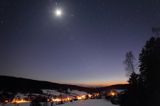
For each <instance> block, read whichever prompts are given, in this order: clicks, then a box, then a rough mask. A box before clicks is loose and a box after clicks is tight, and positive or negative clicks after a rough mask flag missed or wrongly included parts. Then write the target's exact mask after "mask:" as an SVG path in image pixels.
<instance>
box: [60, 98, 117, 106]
mask: <svg viewBox="0 0 160 106" xmlns="http://www.w3.org/2000/svg"><path fill="white" fill-rule="evenodd" d="M59 106H118V105H113V104H112V103H111V102H109V101H107V100H105V99H88V100H79V101H75V102H69V103H65V104H62V105H59Z"/></svg>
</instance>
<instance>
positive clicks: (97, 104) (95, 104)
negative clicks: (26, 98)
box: [0, 99, 118, 106]
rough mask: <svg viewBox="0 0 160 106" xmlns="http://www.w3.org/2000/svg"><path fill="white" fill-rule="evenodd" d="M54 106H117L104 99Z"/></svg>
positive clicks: (24, 105) (12, 105)
mask: <svg viewBox="0 0 160 106" xmlns="http://www.w3.org/2000/svg"><path fill="white" fill-rule="evenodd" d="M0 106H17V105H16V104H5V105H2V104H0ZM18 106H30V103H21V104H19V105H18ZM42 106H43V105H42ZM48 106H50V103H48ZM56 106H118V105H113V104H112V103H111V102H109V101H107V100H105V99H88V100H78V101H74V102H68V103H65V104H61V105H56Z"/></svg>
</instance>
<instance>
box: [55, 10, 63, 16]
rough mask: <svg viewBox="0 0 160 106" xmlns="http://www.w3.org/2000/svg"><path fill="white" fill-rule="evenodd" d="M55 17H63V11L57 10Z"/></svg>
mask: <svg viewBox="0 0 160 106" xmlns="http://www.w3.org/2000/svg"><path fill="white" fill-rule="evenodd" d="M54 14H55V16H57V17H61V16H62V15H63V12H62V9H56V10H55V12H54Z"/></svg>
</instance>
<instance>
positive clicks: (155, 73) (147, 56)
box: [121, 37, 160, 106]
mask: <svg viewBox="0 0 160 106" xmlns="http://www.w3.org/2000/svg"><path fill="white" fill-rule="evenodd" d="M139 63H140V65H139V67H140V69H139V74H136V73H134V72H133V73H132V74H131V75H130V78H129V81H128V82H129V86H128V89H127V90H126V93H125V94H124V95H123V96H122V99H121V100H122V101H121V106H152V105H154V106H160V83H159V81H160V74H159V71H160V38H159V37H151V39H150V40H149V41H147V42H146V45H145V46H144V48H143V49H142V51H141V53H140V55H139Z"/></svg>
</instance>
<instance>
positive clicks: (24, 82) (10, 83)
mask: <svg viewBox="0 0 160 106" xmlns="http://www.w3.org/2000/svg"><path fill="white" fill-rule="evenodd" d="M127 86H128V84H116V85H111V86H106V87H97V88H93V87H84V86H78V85H69V84H59V83H53V82H49V81H39V80H32V79H28V78H19V77H12V76H3V75H0V91H6V92H15V93H17V92H21V93H42V89H52V90H58V91H67V90H68V89H71V90H79V91H85V92H88V93H91V92H96V91H108V90H110V89H126V88H127Z"/></svg>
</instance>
